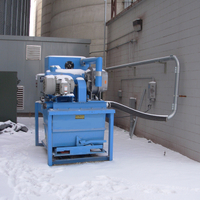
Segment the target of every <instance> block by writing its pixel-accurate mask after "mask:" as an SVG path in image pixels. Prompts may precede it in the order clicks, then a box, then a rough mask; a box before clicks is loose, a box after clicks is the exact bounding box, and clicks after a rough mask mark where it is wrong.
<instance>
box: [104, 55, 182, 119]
mask: <svg viewBox="0 0 200 200" xmlns="http://www.w3.org/2000/svg"><path fill="white" fill-rule="evenodd" d="M170 60H173V61H175V63H176V67H175V86H174V99H173V103H172V110H173V112H172V113H171V114H170V115H168V117H167V118H168V119H171V118H172V117H174V115H175V114H176V111H177V104H178V96H179V95H178V86H179V74H180V63H179V60H178V58H177V57H176V56H175V55H170V56H166V57H160V58H153V59H149V60H143V61H138V62H133V63H127V64H122V65H117V66H112V67H109V68H105V70H107V71H109V70H114V69H120V68H123V67H133V66H138V65H145V64H151V63H157V62H159V63H160V62H163V61H164V62H165V61H170Z"/></svg>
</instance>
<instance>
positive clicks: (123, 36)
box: [107, 30, 135, 44]
mask: <svg viewBox="0 0 200 200" xmlns="http://www.w3.org/2000/svg"><path fill="white" fill-rule="evenodd" d="M134 32H135V30H134V31H131V32H129V33H126V34H124V35H122V36H120V37H118V38H116V39H114V40H112V41H110V42H108V43H107V44H110V43H112V42H115V41H116V40H119V39H121V38H123V37H125V36H127V35H129V34H131V33H134Z"/></svg>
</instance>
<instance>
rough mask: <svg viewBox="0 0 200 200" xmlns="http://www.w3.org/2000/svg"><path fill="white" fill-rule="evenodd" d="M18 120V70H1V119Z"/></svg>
mask: <svg viewBox="0 0 200 200" xmlns="http://www.w3.org/2000/svg"><path fill="white" fill-rule="evenodd" d="M7 120H11V121H13V122H15V123H16V122H17V72H6V71H5V72H0V121H1V122H4V121H7Z"/></svg>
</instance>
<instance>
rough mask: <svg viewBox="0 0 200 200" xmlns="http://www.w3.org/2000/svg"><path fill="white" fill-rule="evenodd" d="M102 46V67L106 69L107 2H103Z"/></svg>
mask: <svg viewBox="0 0 200 200" xmlns="http://www.w3.org/2000/svg"><path fill="white" fill-rule="evenodd" d="M104 2H105V4H104V6H105V7H104V44H103V66H104V68H105V67H106V60H105V59H106V15H107V0H104Z"/></svg>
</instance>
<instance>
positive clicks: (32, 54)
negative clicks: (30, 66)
mask: <svg viewBox="0 0 200 200" xmlns="http://www.w3.org/2000/svg"><path fill="white" fill-rule="evenodd" d="M26 60H41V46H40V45H26Z"/></svg>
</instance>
